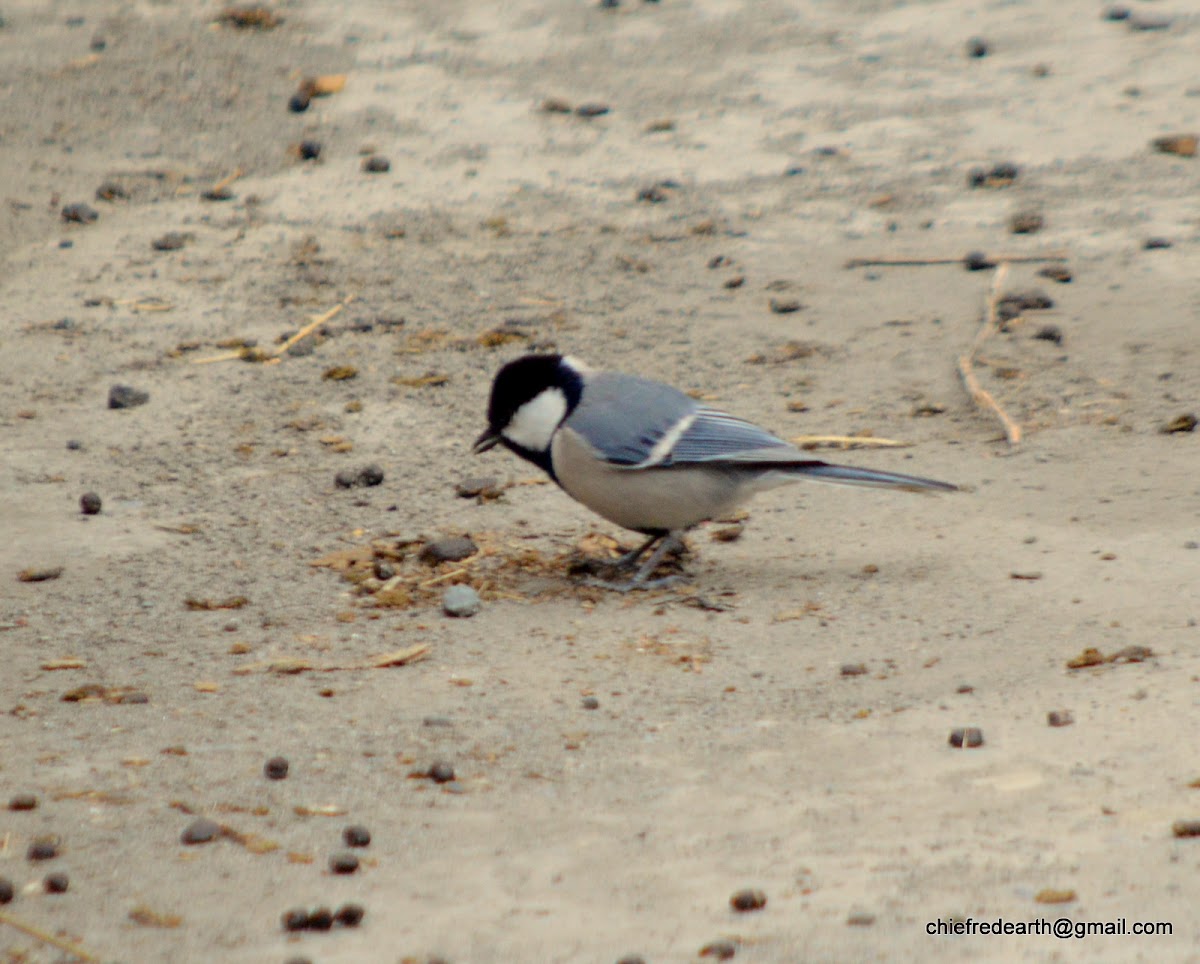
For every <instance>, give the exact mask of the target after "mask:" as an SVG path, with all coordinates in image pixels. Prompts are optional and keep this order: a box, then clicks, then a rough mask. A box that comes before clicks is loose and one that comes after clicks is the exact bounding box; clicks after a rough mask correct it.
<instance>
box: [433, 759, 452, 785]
mask: <svg viewBox="0 0 1200 964" xmlns="http://www.w3.org/2000/svg"><path fill="white" fill-rule="evenodd" d="M429 779H430V780H432V781H433V782H434V783H449V782H450V781H451V780H453V779H454V767H452V766H451V765H450V764H449V763H447V762H446V761H445V760H438V761H437V762H436V763H435V764H433V766H431V767H430V768H429Z"/></svg>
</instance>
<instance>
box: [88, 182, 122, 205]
mask: <svg viewBox="0 0 1200 964" xmlns="http://www.w3.org/2000/svg"><path fill="white" fill-rule="evenodd" d="M96 200H97V201H128V200H129V192H128V191H127V190H125V187H124V185H122V184H118V183H117V182H116V181H105V182H104V183H103V184H101V185H100V186H99V187H98V188H96Z"/></svg>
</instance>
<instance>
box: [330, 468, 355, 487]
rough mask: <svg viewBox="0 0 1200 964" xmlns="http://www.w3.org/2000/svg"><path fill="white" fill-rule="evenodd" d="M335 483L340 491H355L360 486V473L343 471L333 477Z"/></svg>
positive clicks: (350, 470)
mask: <svg viewBox="0 0 1200 964" xmlns="http://www.w3.org/2000/svg"><path fill="white" fill-rule="evenodd" d="M333 483H334V485H336V486H337V487H338V488H339V489H353V488H354V487H355V486H356V485H358V473H357V472H355V471H354V470H353V469H342V470H341V471H340V472H339V473H338V474H337V475H335V476H334V477H333Z"/></svg>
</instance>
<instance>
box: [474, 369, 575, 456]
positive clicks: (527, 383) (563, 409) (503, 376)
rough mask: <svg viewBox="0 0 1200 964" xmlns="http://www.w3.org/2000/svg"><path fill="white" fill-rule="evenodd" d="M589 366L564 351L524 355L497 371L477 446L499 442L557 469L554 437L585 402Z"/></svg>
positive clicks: (482, 447) (478, 448)
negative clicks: (485, 424)
mask: <svg viewBox="0 0 1200 964" xmlns="http://www.w3.org/2000/svg"><path fill="white" fill-rule="evenodd" d="M584 370H585V369H584V367H583V366H582V365H581V364H580V363H579V362H577V361H575V360H574V359H572V358H569V357H567V356H564V355H524V356H522V357H521V358H517V359H515V360H514V361H510V362H509V363H508V364H507V365H505V366H504V367H503V368H501V369H500V371H499V372H497V373H496V378H495V380H494V381H493V382H492V397H491V400H490V401H489V402H488V416H487V417H488V427H487V430H486V431H484V433H483V434H482V435H480V436H479V438H478V439H476V440H475V446H474V451H475V452H476V453H477V454H478V453H479V452H486V451H487V450H488V449H490V448H492V447H493V446H494V445H496V444H497V443H499V444H502V445H504V446H505V447H506V448H508V449H510V450H511V451H512V452H515V453H516V454H517V455H519V456H521V457H522V458H524V459H528V460H529V461H530V462H533V463H534V464H535V465H537V466H539V467H540V468H542V469H545V470H546V472H548V473H549V474H550V475H551V476H553V475H554V470H553V467H552V466H551V464H550V442H551V439H553V437H554V433H555V431H556V430H557V429H558V426H559V424H560V423H561V422H562V420H563V419H564V418H566V417H567V416H568V415H569V414H570V413H571V411H572V410H573V409H574V408H575V406H576V405H578V404H579V399H580V396H581V395H582V393H583V373H584Z"/></svg>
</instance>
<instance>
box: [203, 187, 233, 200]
mask: <svg viewBox="0 0 1200 964" xmlns="http://www.w3.org/2000/svg"><path fill="white" fill-rule="evenodd" d="M233 197H234V194H233V191H231V190H230V189H229V188H227V187H214V188H209V189H208V190H207V191H201V192H200V200H201V201H231V200H233Z"/></svg>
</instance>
